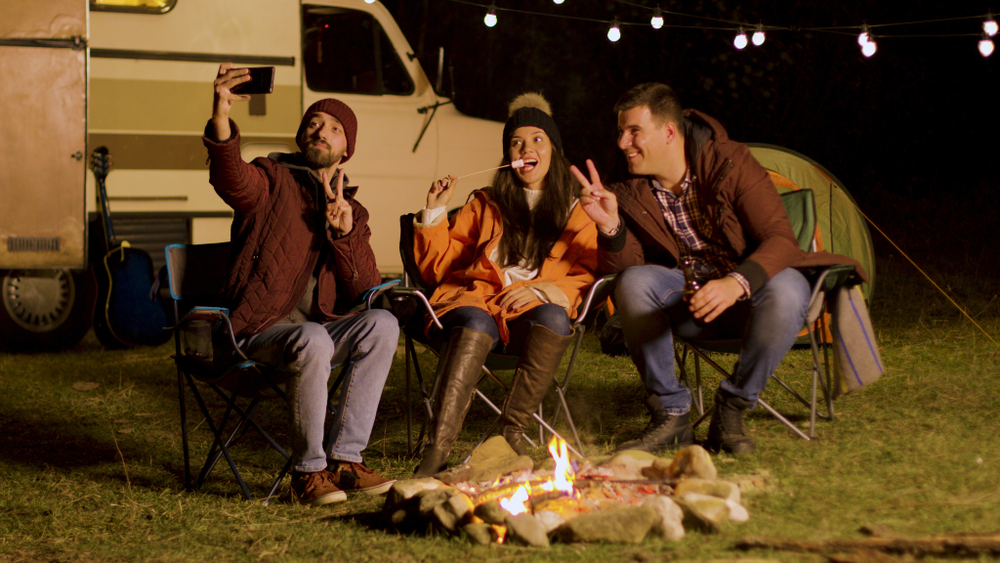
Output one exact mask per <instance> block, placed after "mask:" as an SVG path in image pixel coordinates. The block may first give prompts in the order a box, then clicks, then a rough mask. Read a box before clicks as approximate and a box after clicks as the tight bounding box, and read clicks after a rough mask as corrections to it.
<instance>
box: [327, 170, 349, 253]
mask: <svg viewBox="0 0 1000 563" xmlns="http://www.w3.org/2000/svg"><path fill="white" fill-rule="evenodd" d="M319 177H320V179H321V180H322V181H323V190H324V191H325V192H326V222H327V223H328V224H329V225H330V228H331V229H333V234H334V236H337V237H342V236H346V235H348V234H349V233H350V232H351V229H353V228H354V214H353V212H352V211H351V204H350V203H349V202H348V201H347V199H345V198H344V170H343V169H341V170H339V171H337V191H336V192H334V191H333V189H331V188H330V176H329V173H328V172H327V171H326V170H323V171H321V172H320V173H319Z"/></svg>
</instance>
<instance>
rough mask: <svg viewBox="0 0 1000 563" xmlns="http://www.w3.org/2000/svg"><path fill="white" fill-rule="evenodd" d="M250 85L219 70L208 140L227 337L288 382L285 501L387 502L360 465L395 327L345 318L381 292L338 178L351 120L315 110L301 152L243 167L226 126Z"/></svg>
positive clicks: (361, 213) (348, 150) (390, 319)
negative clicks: (371, 497)
mask: <svg viewBox="0 0 1000 563" xmlns="http://www.w3.org/2000/svg"><path fill="white" fill-rule="evenodd" d="M248 80H249V74H248V71H247V69H245V68H233V66H232V64H230V63H225V64H223V65H222V66H220V67H219V73H218V76H217V77H216V79H215V103H214V107H213V113H212V119H211V120H210V121H209V123H208V126H207V127H206V129H205V137H204V139H203V140H204V143H205V146H206V147H208V154H209V158H210V159H211V166H210V176H209V178H210V181H211V183H212V186H213V187H214V188H215V191H216V192H217V193H218V194H219V196H220V197H222V199H223V200H225V202H226V203H227V204H229V206H231V207H232V208H233V211H234V216H233V226H232V230H231V236H232V251H231V255H230V261H229V262H230V263H229V277H228V279H227V281H226V286H225V298H226V300H227V301H228V306H229V308H230V310H231V311H232V324H233V330H234V331H235V333H236V334H235V336H236V338H237V340H238V341H239V342H240V344H241V346H242V347H243V349H244V350H245V351H246V353H247V354H248V355H249V356H250V357H251V358H253V359H255V360H257V361H260V362H263V363H265V364H268V365H271V366H276V367H278V368H279V369H280V371H282V372H284V373H285V374H286V376H287V380H286V381H285V384H286V390H287V395H288V408H289V424H290V426H291V437H292V457H293V460H294V465H293V467H292V498H293V499H294V500H296V501H297V502H299V503H301V504H306V505H312V506H318V505H322V504H329V503H332V502H339V501H343V500H346V498H347V495H346V493H347V492H363V493H367V494H382V493H385V492H386V491H388V490H389V487H391V486H392V483H393V482H394V481H393V480H389V479H385V478H383V477H381V476H379V475H377V474H376V473H375V472H374V471H372V470H371V469H369V468H368V467H367V466H365V465H364V463H363V460H362V458H361V451H362V450H363V449H364V448H365V447H366V446H367V444H368V438H369V436H370V434H371V429H372V424H373V423H374V420H375V411H376V410H377V409H378V403H379V399H380V398H381V395H382V388H383V386H384V385H385V380H386V377H387V376H388V374H389V367H390V366H391V364H392V358H393V355H394V354H395V351H396V346H397V344H398V338H399V326H398V323H397V321H396V318H395V317H394V316H393V315H392V314H391V313H390V312H389V311H384V310H371V311H365V312H361V313H355V314H346V312H347V311H348V310H349V309H351V308H352V307H353V306H354V305H355V304H357V303H358V302H359V301H360V300H361V298H362V296H363V295H364V293H365V292H366V291H367V290H368V289H370V288H372V287H374V286H376V285H378V284H379V283H381V277H380V276H379V272H378V269H377V268H376V267H375V256H374V253H373V252H372V248H371V245H370V244H369V239H370V238H371V230H370V229H369V228H368V212H367V210H365V208H364V207H362V206H361V204H360V203H358V202H357V200H355V199H354V195H355V194H356V193H357V188H356V187H348V188H345V187H344V185H345V183H346V181H347V179H346V177H345V176H344V171H343V169H341V168H339V166H340V165H341V164H343V163H344V162H346V161H347V159H349V158H350V157H351V155H352V154H354V152H355V150H356V149H355V139H356V136H357V119H356V118H355V116H354V112H353V111H351V108H349V107H347V105H346V104H344V103H343V102H340V101H338V100H334V99H332V98H327V99H325V100H320V101H318V102H316V103H314V104H313V105H312V106H310V108H309V109H308V110H306V113H305V115H304V116H303V118H302V123H301V124H300V125H299V130H298V134H297V135H296V138H295V140H296V143H297V144H298V146H299V149H300V150H301V151H302V152H299V153H295V154H271V155H269V156H268V158H257V159H255V160H254V161H253V162H252V163H249V164H248V163H246V162H244V161H243V159H242V158H241V156H240V134H239V129H238V128H237V127H236V123H235V122H233V121H232V120H230V119H229V112H230V109H231V108H232V104H233V103H234V102H236V101H246V100H249V99H250V96H247V95H239V94H234V93H233V92H232V91H231V88H232V87H234V86H236V85H237V84H240V83H243V82H246V81H248ZM331 185H335V186H336V187H335V188H334V187H332V186H331ZM345 363H346V364H348V365H349V369H348V372H347V374H346V375H345V377H344V380H343V383H342V386H341V389H342V391H341V396H340V401H339V405H340V406H339V408H338V409H337V413H336V417H335V419H334V420H333V421H332V422H331V423H330V424H327V420H326V414H327V401H328V397H327V395H328V385H329V379H330V370H331V369H332V367H336V366H339V365H341V364H345ZM327 427H329V430H328V431H327V430H326V428H327Z"/></svg>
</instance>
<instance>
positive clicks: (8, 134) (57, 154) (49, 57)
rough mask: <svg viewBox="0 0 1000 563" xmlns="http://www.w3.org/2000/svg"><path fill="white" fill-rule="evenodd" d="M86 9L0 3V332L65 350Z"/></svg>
mask: <svg viewBox="0 0 1000 563" xmlns="http://www.w3.org/2000/svg"><path fill="white" fill-rule="evenodd" d="M86 42H87V0H53V1H49V2H37V1H34V0H4V1H3V2H2V3H0V76H2V77H3V80H0V107H3V108H4V117H3V119H2V120H0V201H2V202H3V204H2V206H0V281H2V284H3V285H2V287H0V290H2V301H3V304H2V306H0V331H2V334H3V336H4V337H5V341H6V343H7V344H8V345H11V344H15V345H29V346H30V345H43V346H56V347H63V346H67V345H73V344H75V343H76V342H78V341H79V340H80V338H82V337H83V334H84V333H85V332H86V330H87V328H88V327H89V325H90V314H91V312H92V306H93V302H92V296H91V297H90V299H91V300H90V301H89V302H87V297H88V292H89V291H90V290H89V288H88V287H87V285H88V284H86V283H83V281H84V279H85V276H84V275H83V271H84V269H85V268H86V261H87V256H86V219H85V201H84V198H85V191H84V190H85V183H86V174H87V160H88V155H87V146H86V139H87V137H86V125H87V124H86V119H87V103H86V102H87V76H86V74H87V73H86V71H87V58H86Z"/></svg>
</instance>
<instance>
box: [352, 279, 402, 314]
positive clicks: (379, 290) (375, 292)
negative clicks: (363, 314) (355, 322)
mask: <svg viewBox="0 0 1000 563" xmlns="http://www.w3.org/2000/svg"><path fill="white" fill-rule="evenodd" d="M402 282H403V280H389V281H387V282H385V283H383V284H379V285H376V286H375V287H373V288H371V289H369V290H368V291H366V292H365V295H364V297H363V298H362V301H364V302H365V310H366V311H370V310H371V308H372V302H373V301H375V300H376V299H378V297H379V296H380V295H382V294H384V293H385V292H387V291H389V289H391V288H392V287H393V286H396V285H399V284H400V283H402Z"/></svg>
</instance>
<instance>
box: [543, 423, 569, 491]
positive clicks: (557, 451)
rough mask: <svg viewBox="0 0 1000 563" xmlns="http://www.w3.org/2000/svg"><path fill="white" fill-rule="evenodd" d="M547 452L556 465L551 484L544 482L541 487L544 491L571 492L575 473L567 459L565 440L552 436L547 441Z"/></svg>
mask: <svg viewBox="0 0 1000 563" xmlns="http://www.w3.org/2000/svg"><path fill="white" fill-rule="evenodd" d="M549 454H551V455H552V459H553V460H555V462H556V467H555V471H554V475H553V479H552V482H551V484H550V483H545V484H543V485H542V488H543V489H544V490H546V491H563V492H566V493H572V492H573V478H574V477H575V476H576V474H575V473H574V471H573V465H572V464H571V463H570V461H569V452H568V451H567V448H566V441H565V440H560V439H559V438H558V437H556V436H553V437H552V441H551V442H549Z"/></svg>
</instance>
